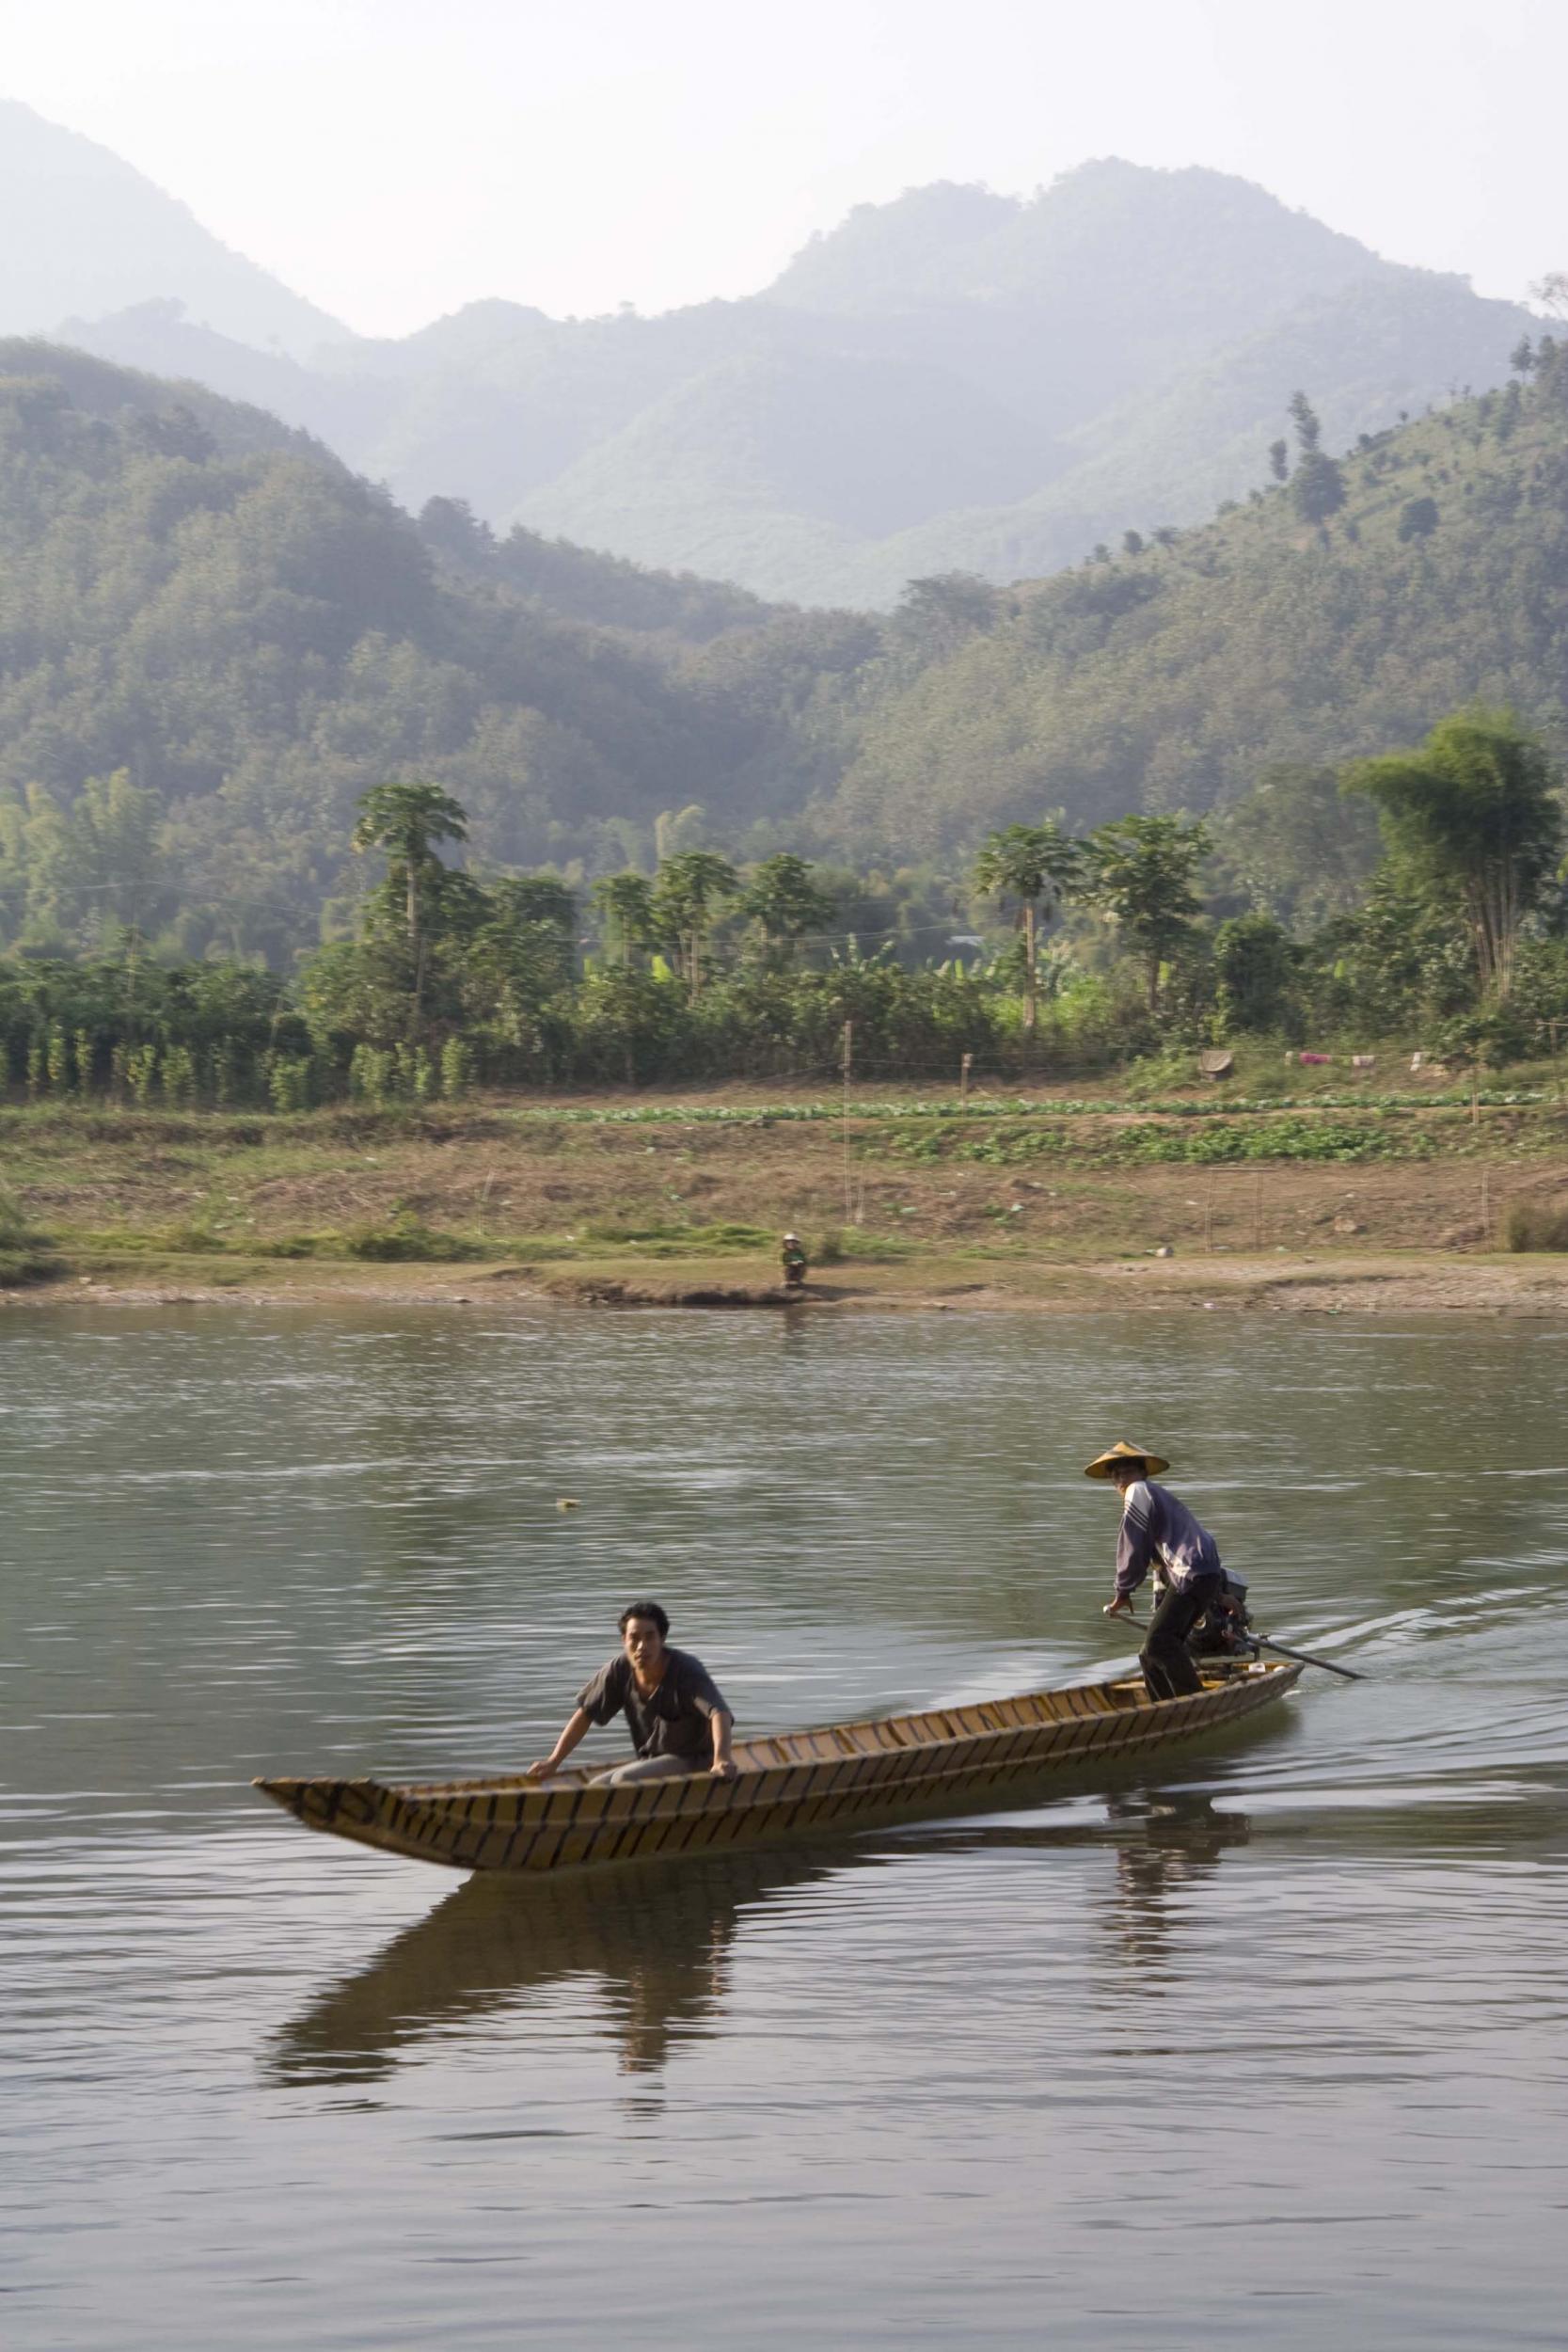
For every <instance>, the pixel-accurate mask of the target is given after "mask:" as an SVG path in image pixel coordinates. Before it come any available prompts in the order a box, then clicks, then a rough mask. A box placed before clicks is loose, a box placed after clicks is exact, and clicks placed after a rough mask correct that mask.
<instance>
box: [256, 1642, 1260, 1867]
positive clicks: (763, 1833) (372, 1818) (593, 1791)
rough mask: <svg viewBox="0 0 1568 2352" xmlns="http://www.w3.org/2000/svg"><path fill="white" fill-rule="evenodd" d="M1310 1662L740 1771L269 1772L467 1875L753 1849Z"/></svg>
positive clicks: (907, 1720) (1231, 1701)
mask: <svg viewBox="0 0 1568 2352" xmlns="http://www.w3.org/2000/svg"><path fill="white" fill-rule="evenodd" d="M1301 1671H1302V1670H1301V1667H1300V1666H1299V1665H1298V1664H1294V1663H1278V1664H1276V1663H1274V1662H1272V1661H1271V1662H1269V1663H1266V1664H1265V1663H1262V1662H1258V1663H1253V1664H1245V1665H1236V1664H1229V1663H1226V1664H1223V1665H1216V1666H1214V1667H1212V1669H1210V1670H1206V1671H1205V1674H1204V1680H1203V1688H1202V1689H1201V1690H1200V1691H1199V1692H1197V1693H1196V1695H1195V1696H1194V1697H1191V1698H1180V1699H1161V1700H1153V1699H1150V1698H1149V1697H1148V1695H1147V1693H1146V1692H1145V1690H1144V1687H1143V1684H1142V1682H1141V1680H1138V1679H1136V1678H1126V1677H1123V1678H1118V1679H1117V1680H1113V1681H1108V1682H1087V1683H1078V1684H1074V1685H1072V1686H1071V1687H1069V1688H1068V1689H1065V1690H1059V1691H1029V1692H1023V1693H1022V1694H1021V1695H1020V1696H1019V1697H1016V1698H1006V1699H983V1700H979V1701H977V1702H975V1703H974V1704H973V1705H971V1706H967V1707H947V1708H932V1709H930V1710H929V1711H927V1713H924V1714H917V1715H885V1716H879V1717H872V1718H868V1719H867V1720H866V1721H864V1722H863V1723H851V1724H824V1725H822V1726H820V1727H819V1728H818V1729H816V1730H811V1731H784V1732H775V1733H772V1734H770V1735H768V1736H766V1737H764V1738H761V1739H757V1740H737V1741H736V1747H735V1762H736V1773H735V1777H734V1778H733V1779H731V1780H721V1779H718V1778H716V1777H715V1776H714V1775H713V1774H711V1773H709V1772H693V1773H691V1774H690V1775H689V1776H687V1777H683V1778H679V1779H669V1780H646V1781H632V1782H628V1783H626V1784H625V1785H623V1786H622V1787H620V1788H611V1787H610V1786H608V1785H607V1784H606V1783H605V1782H604V1781H602V1780H595V1778H594V1774H595V1773H596V1772H604V1771H606V1770H608V1769H610V1768H609V1767H607V1766H605V1765H602V1764H599V1765H584V1766H578V1767H575V1768H570V1769H567V1770H565V1771H562V1772H557V1773H555V1774H553V1775H552V1777H551V1778H550V1779H549V1780H548V1781H533V1780H530V1779H529V1778H528V1776H527V1774H526V1773H520V1772H519V1773H512V1774H507V1775H505V1776H503V1777H500V1778H498V1779H489V1780H450V1781H414V1782H408V1781H399V1782H384V1781H378V1780H334V1779H327V1778H318V1779H263V1780H258V1781H257V1782H256V1784H255V1785H256V1787H257V1788H260V1789H261V1790H262V1791H263V1793H264V1794H265V1795H267V1796H269V1797H271V1798H272V1799H273V1800H274V1801H275V1802H276V1803H277V1804H280V1805H282V1806H283V1807H284V1809H285V1811H287V1812H289V1813H292V1814H293V1816H294V1818H295V1820H299V1821H302V1822H304V1824H305V1826H306V1827H307V1828H308V1829H318V1830H325V1831H327V1832H329V1833H330V1834H331V1835H332V1836H337V1837H347V1838H350V1839H352V1840H353V1841H354V1842H355V1843H356V1844H358V1845H362V1846H373V1847H376V1848H377V1849H378V1850H379V1851H382V1852H383V1853H393V1854H404V1855H409V1856H412V1857H414V1858H415V1859H417V1860H419V1861H420V1862H438V1863H444V1864H445V1865H447V1866H448V1867H450V1868H452V1869H458V1870H512V1871H540V1870H562V1869H578V1868H590V1867H603V1866H604V1865H606V1864H610V1863H615V1862H630V1861H633V1860H636V1861H647V1860H649V1859H650V1858H652V1857H656V1856H660V1855H674V1854H678V1853H690V1852H695V1851H699V1850H702V1849H705V1848H714V1847H727V1846H741V1845H745V1846H752V1845H759V1844H768V1843H772V1842H774V1841H776V1840H778V1839H780V1838H787V1837H791V1836H802V1835H805V1834H806V1833H808V1832H810V1833H819V1832H821V1831H823V1830H825V1829H834V1828H840V1827H855V1828H859V1827H861V1826H863V1825H865V1824H869V1823H873V1822H880V1821H894V1820H901V1819H903V1820H909V1819H913V1818H915V1817H917V1816H918V1815H920V1814H922V1813H927V1812H931V1813H934V1812H942V1811H951V1810H953V1809H954V1808H955V1807H958V1806H960V1805H964V1804H970V1803H972V1802H973V1800H974V1799H975V1798H977V1797H986V1796H990V1795H992V1794H995V1793H997V1792H1001V1791H1005V1790H1006V1791H1009V1792H1010V1791H1013V1790H1017V1789H1019V1788H1022V1787H1023V1786H1024V1785H1025V1784H1026V1783H1028V1782H1031V1781H1049V1780H1050V1779H1051V1778H1052V1776H1053V1775H1055V1774H1062V1773H1067V1772H1082V1771H1083V1770H1084V1769H1085V1767H1092V1768H1095V1769H1098V1767H1099V1766H1100V1765H1101V1763H1102V1762H1112V1761H1117V1762H1120V1761H1122V1760H1124V1759H1128V1760H1131V1759H1140V1758H1142V1757H1143V1756H1147V1755H1148V1754H1151V1753H1153V1752H1156V1751H1158V1750H1161V1749H1164V1748H1166V1747H1168V1746H1171V1745H1173V1744H1174V1743H1176V1742H1177V1741H1179V1740H1193V1739H1196V1738H1200V1737H1201V1736H1203V1735H1204V1734H1205V1733H1208V1732H1211V1731H1217V1730H1219V1729H1221V1728H1222V1727H1224V1726H1227V1725H1229V1724H1234V1723H1237V1722H1239V1721H1240V1720H1241V1719H1242V1718H1243V1717H1244V1716H1247V1715H1251V1714H1254V1713H1256V1712H1257V1710H1258V1709H1259V1708H1261V1707H1266V1706H1268V1705H1270V1704H1271V1703H1272V1702H1273V1701H1274V1700H1275V1699H1276V1698H1278V1697H1280V1696H1282V1695H1283V1693H1284V1692H1287V1691H1289V1690H1290V1689H1291V1687H1292V1686H1293V1685H1294V1683H1295V1682H1296V1680H1297V1679H1298V1677H1299V1676H1300V1674H1301Z"/></svg>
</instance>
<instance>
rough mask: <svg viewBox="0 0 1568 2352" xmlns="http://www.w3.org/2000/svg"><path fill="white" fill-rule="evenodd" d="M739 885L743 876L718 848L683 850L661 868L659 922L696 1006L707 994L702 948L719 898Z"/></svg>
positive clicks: (657, 899)
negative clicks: (703, 991) (684, 976)
mask: <svg viewBox="0 0 1568 2352" xmlns="http://www.w3.org/2000/svg"><path fill="white" fill-rule="evenodd" d="M739 888H740V877H739V875H738V874H737V873H736V870H735V867H734V866H732V865H731V864H730V861H729V859H728V858H727V857H721V856H720V855H719V853H718V851H717V850H681V852H680V853H679V855H678V856H676V857H672V858H666V859H665V861H664V863H663V865H662V866H660V867H659V869H658V880H657V882H656V884H655V886H654V893H653V901H652V906H653V917H654V922H655V924H656V925H657V929H658V930H659V932H660V934H661V935H662V936H663V937H664V938H665V939H668V940H669V941H670V942H671V944H672V945H673V947H674V949H675V953H676V957H677V959H678V961H679V962H680V964H681V965H682V967H683V969H684V971H685V973H686V982H687V987H688V988H689V991H690V994H691V1002H692V1003H693V1004H695V1003H696V1001H697V999H698V997H699V995H700V994H701V993H702V987H703V949H704V947H705V946H706V944H707V936H708V933H709V931H710V930H712V928H713V919H714V914H715V912H716V910H717V907H718V904H719V901H720V900H721V898H734V897H735V894H736V891H737V890H738V889H739Z"/></svg>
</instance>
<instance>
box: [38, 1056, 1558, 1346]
mask: <svg viewBox="0 0 1568 2352" xmlns="http://www.w3.org/2000/svg"><path fill="white" fill-rule="evenodd" d="M1521 1207H1522V1208H1523V1209H1524V1210H1526V1211H1528V1212H1530V1213H1532V1214H1536V1215H1540V1214H1542V1213H1544V1214H1547V1215H1550V1214H1552V1213H1555V1212H1556V1211H1558V1210H1560V1209H1561V1210H1565V1211H1568V1112H1565V1110H1564V1108H1563V1106H1562V1105H1561V1104H1560V1103H1558V1102H1556V1101H1554V1100H1553V1099H1551V1098H1550V1097H1543V1096H1540V1095H1537V1096H1536V1097H1535V1098H1534V1099H1533V1100H1532V1099H1529V1098H1528V1096H1527V1097H1524V1098H1519V1099H1513V1100H1499V1101H1495V1102H1492V1103H1488V1104H1475V1105H1468V1104H1463V1103H1456V1102H1454V1101H1452V1100H1451V1099H1450V1100H1442V1099H1438V1100H1422V1099H1420V1098H1415V1099H1409V1098H1400V1097H1391V1096H1385V1097H1380V1098H1375V1099H1371V1100H1366V1099H1363V1100H1359V1101H1357V1100H1353V1101H1351V1102H1349V1103H1347V1102H1345V1101H1342V1100H1325V1099H1323V1098H1321V1097H1320V1098H1318V1099H1316V1100H1312V1099H1307V1100H1303V1099H1300V1098H1291V1099H1290V1100H1288V1101H1287V1100H1282V1099H1277V1098H1276V1099H1274V1100H1271V1101H1254V1102H1250V1103H1249V1102H1236V1101H1233V1100H1226V1099H1224V1098H1218V1097H1215V1096H1214V1095H1213V1094H1212V1093H1211V1094H1210V1095H1208V1096H1206V1097H1205V1096H1195V1097H1193V1098H1192V1099H1190V1100H1184V1101H1183V1100H1178V1101H1174V1102H1165V1103H1156V1104H1129V1103H1126V1102H1116V1101H1112V1100H1108V1099H1107V1100H1101V1101H1085V1100H1082V1099H1080V1098H1075V1097H1069V1096H1068V1095H1067V1094H1066V1092H1065V1090H1057V1092H1056V1093H1055V1094H1053V1093H1052V1092H1051V1091H1050V1090H1049V1089H1047V1090H1043V1091H1042V1092H1041V1093H1040V1094H1039V1095H1038V1096H1037V1097H1036V1098H1031V1099H1030V1100H1029V1101H1028V1102H1027V1103H1024V1102H1020V1101H1017V1100H1010V1101H996V1102H991V1103H986V1102H976V1101H974V1100H970V1101H963V1100H961V1099H959V1098H958V1096H957V1095H956V1094H954V1095H950V1096H945V1097H944V1096H942V1095H932V1094H930V1093H926V1094H923V1095H921V1096H918V1097H916V1096H913V1095H910V1096H906V1097H897V1096H889V1095H888V1094H886V1093H885V1092H881V1091H879V1092H878V1093H877V1094H875V1095H872V1094H870V1093H866V1094H863V1095H860V1096H855V1097H852V1098H851V1100H850V1103H849V1105H848V1110H847V1116H846V1113H845V1106H844V1105H843V1104H841V1103H837V1104H821V1103H818V1102H816V1101H815V1100H813V1099H809V1098H798V1099H790V1098H783V1099H781V1098H780V1097H779V1096H778V1094H777V1093H776V1092H774V1093H771V1094H768V1095H764V1094H762V1093H761V1092H760V1091H759V1090H746V1089H731V1090H727V1091H726V1093H725V1094H724V1095H723V1096H721V1097H711V1096H709V1097H701V1098H693V1097H681V1096H668V1097H650V1096H645V1095H640V1096H635V1097H630V1098H627V1097H620V1098H613V1097H608V1098H604V1099H602V1100H598V1101H594V1100H592V1099H578V1100H574V1101H571V1102H565V1103H563V1102H560V1101H548V1102H527V1103H519V1102H516V1101H510V1102H500V1101H498V1102H490V1103H481V1104H472V1105H462V1106H459V1107H456V1108H443V1109H440V1110H426V1111H413V1110H406V1111H401V1112H388V1111H381V1112H377V1111H371V1110H365V1111H353V1110H335V1111H321V1112H316V1113H311V1114H307V1115H304V1116H297V1117H293V1118H266V1117H261V1116H256V1115H252V1116H239V1115H223V1114H199V1113H156V1112H129V1111H120V1112H115V1111H103V1110H93V1109H89V1108H86V1107H84V1108H81V1109H74V1110H72V1109H59V1110H44V1109H42V1108H41V1107H40V1108H32V1109H24V1110H11V1111H7V1112H4V1113H0V1210H3V1217H4V1223H5V1231H4V1232H0V1274H3V1269H4V1267H5V1266H6V1264H7V1263H8V1265H9V1279H10V1282H11V1284H12V1287H10V1288H8V1290H7V1291H6V1292H5V1294H4V1295H6V1296H7V1297H8V1298H10V1299H12V1300H13V1301H14V1300H16V1299H19V1298H24V1297H27V1296H29V1295H36V1296H39V1297H42V1298H50V1299H58V1298H60V1297H62V1296H65V1295H71V1294H73V1293H80V1292H81V1291H83V1290H84V1289H90V1290H92V1291H94V1292H97V1293H98V1294H99V1295H115V1296H127V1297H166V1296H182V1297H183V1296H193V1297H194V1296H202V1297H207V1296H212V1297H230V1298H232V1297H236V1296H243V1297H247V1298H270V1297H288V1298H304V1297H322V1296H326V1295H333V1296H339V1295H367V1296H372V1297H390V1296H397V1297H403V1298H422V1297H438V1298H454V1299H461V1298H464V1297H472V1298H475V1299H478V1298H489V1299H497V1298H499V1297H501V1296H504V1295H513V1296H515V1297H519V1298H529V1299H534V1300H544V1301H551V1302H555V1303H560V1304H573V1305H575V1304H590V1305H605V1306H616V1305H628V1306H631V1305H693V1306H715V1307H721V1306H732V1305H733V1306H755V1307H758V1308H765V1307H771V1306H775V1305H780V1304H782V1303H783V1295H782V1293H781V1292H780V1291H779V1289H778V1287H777V1281H776V1277H777V1265H778V1260H777V1237H778V1235H779V1233H780V1232H782V1231H783V1230H784V1229H785V1228H786V1227H793V1228H794V1229H796V1230H798V1231H799V1232H801V1233H802V1234H803V1235H804V1237H805V1240H806V1244H807V1248H808V1251H809V1254H810V1257H811V1262H812V1281H811V1284H810V1287H809V1289H808V1292H807V1295H806V1303H807V1304H808V1305H809V1306H811V1307H813V1308H814V1309H816V1310H817V1311H847V1310H848V1311H852V1310H854V1309H857V1308H863V1307H866V1306H874V1307H883V1308H896V1307H924V1308H943V1309H949V1310H957V1311H975V1310H982V1311H983V1310H985V1309H988V1308H993V1307H1009V1308H1032V1309H1035V1310H1038V1311H1053V1310H1056V1311H1074V1312H1081V1311H1093V1310H1094V1309H1096V1308H1100V1307H1108V1306H1116V1307H1128V1306H1141V1305H1147V1306H1148V1307H1149V1308H1151V1309H1157V1310H1161V1311H1165V1310H1172V1309H1177V1308H1196V1309H1199V1310H1201V1309H1204V1308H1221V1307H1235V1308H1248V1309H1255V1308H1270V1309H1294V1308H1299V1309H1307V1310H1311V1311H1329V1310H1339V1311H1344V1310H1347V1309H1352V1308H1354V1310H1355V1311H1371V1312H1378V1311H1408V1312H1419V1311H1437V1310H1448V1309H1463V1310H1467V1311H1476V1312H1501V1313H1520V1314H1539V1313H1557V1312H1562V1311H1568V1256H1562V1255H1544V1254H1540V1255H1538V1254H1534V1253H1519V1254H1511V1253H1509V1252H1508V1251H1507V1250H1506V1249H1505V1248H1503V1242H1504V1239H1505V1236H1506V1234H1507V1232H1509V1230H1510V1228H1511V1224H1516V1223H1517V1221H1518V1217H1519V1216H1520V1214H1521ZM1162 1253H1169V1254H1162ZM40 1278H42V1279H40Z"/></svg>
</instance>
